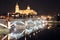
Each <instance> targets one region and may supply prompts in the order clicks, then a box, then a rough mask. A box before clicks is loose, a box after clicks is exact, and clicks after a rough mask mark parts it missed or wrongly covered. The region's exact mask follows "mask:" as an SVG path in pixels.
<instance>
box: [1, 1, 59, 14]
mask: <svg viewBox="0 0 60 40" xmlns="http://www.w3.org/2000/svg"><path fill="white" fill-rule="evenodd" d="M17 2H18V4H19V6H20V9H26V7H27V6H28V5H29V6H30V7H31V9H34V10H36V11H37V12H38V14H47V15H49V14H51V15H54V14H57V13H60V1H59V0H0V14H7V12H14V10H15V4H16V3H17Z"/></svg>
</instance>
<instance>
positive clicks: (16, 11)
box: [15, 3, 19, 13]
mask: <svg viewBox="0 0 60 40" xmlns="http://www.w3.org/2000/svg"><path fill="white" fill-rule="evenodd" d="M18 12H19V5H18V3H16V6H15V13H18Z"/></svg>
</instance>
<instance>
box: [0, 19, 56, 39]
mask: <svg viewBox="0 0 60 40" xmlns="http://www.w3.org/2000/svg"><path fill="white" fill-rule="evenodd" d="M30 21H31V20H30ZM31 22H32V21H31ZM37 22H38V23H37ZM36 23H37V26H38V25H39V26H38V27H37V26H36V25H32V23H31V24H29V23H28V24H29V25H31V26H34V27H29V25H28V24H27V25H28V26H26V25H24V26H26V29H25V28H22V29H21V30H20V31H19V30H17V31H13V33H12V32H11V38H12V39H14V38H15V39H18V38H21V37H23V36H24V35H25V34H27V33H28V34H30V33H32V32H34V31H36V30H39V29H41V30H44V29H51V28H54V27H55V25H56V24H55V23H47V24H46V23H43V24H41V22H39V21H36ZM36 23H35V24H36ZM18 24H19V23H18ZM15 25H16V24H15ZM19 25H20V24H19ZM41 27H44V28H41ZM18 29H19V28H18ZM22 31H23V32H22ZM0 37H1V36H0Z"/></svg>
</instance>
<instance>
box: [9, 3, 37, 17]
mask: <svg viewBox="0 0 60 40" xmlns="http://www.w3.org/2000/svg"><path fill="white" fill-rule="evenodd" d="M36 15H37V12H36V11H35V10H32V9H30V7H29V6H27V9H25V10H21V9H19V5H18V3H16V6H15V13H10V14H9V16H11V17H14V18H27V17H35V16H36Z"/></svg>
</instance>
